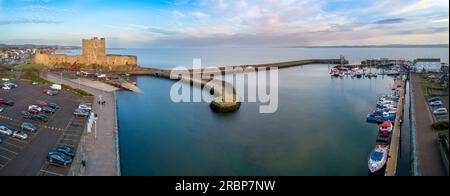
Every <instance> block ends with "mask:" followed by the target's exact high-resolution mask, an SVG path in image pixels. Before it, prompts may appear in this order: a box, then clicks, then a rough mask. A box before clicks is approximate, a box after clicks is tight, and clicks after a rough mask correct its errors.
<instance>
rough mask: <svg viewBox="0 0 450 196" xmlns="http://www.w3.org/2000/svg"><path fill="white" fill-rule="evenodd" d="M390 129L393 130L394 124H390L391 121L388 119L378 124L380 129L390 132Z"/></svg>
mask: <svg viewBox="0 0 450 196" xmlns="http://www.w3.org/2000/svg"><path fill="white" fill-rule="evenodd" d="M392 130H394V125H393V124H392V121H390V120H388V121H384V122H383V123H382V124H381V125H380V131H387V132H392Z"/></svg>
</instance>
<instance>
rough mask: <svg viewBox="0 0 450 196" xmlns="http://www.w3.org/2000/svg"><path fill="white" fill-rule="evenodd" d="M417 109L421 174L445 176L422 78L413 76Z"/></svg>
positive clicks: (417, 136)
mask: <svg viewBox="0 0 450 196" xmlns="http://www.w3.org/2000/svg"><path fill="white" fill-rule="evenodd" d="M411 79H412V85H413V97H414V108H415V126H416V144H417V159H418V168H419V173H420V174H421V175H422V176H445V175H446V172H445V169H444V166H443V163H442V160H441V156H440V153H439V145H438V143H437V136H438V134H437V132H436V131H435V130H433V128H432V127H431V125H432V124H433V116H432V114H431V110H430V109H429V106H428V102H427V100H425V97H424V96H423V93H422V88H421V87H420V78H419V76H417V75H412V78H411Z"/></svg>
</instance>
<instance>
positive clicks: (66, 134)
mask: <svg viewBox="0 0 450 196" xmlns="http://www.w3.org/2000/svg"><path fill="white" fill-rule="evenodd" d="M63 135H64V136H69V137H81V134H69V133H64V134H63Z"/></svg>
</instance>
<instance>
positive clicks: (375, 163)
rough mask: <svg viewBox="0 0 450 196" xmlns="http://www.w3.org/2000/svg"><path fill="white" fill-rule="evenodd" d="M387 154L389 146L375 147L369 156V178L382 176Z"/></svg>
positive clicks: (384, 170)
mask: <svg viewBox="0 0 450 196" xmlns="http://www.w3.org/2000/svg"><path fill="white" fill-rule="evenodd" d="M388 154H389V146H387V145H377V146H376V147H375V149H374V150H373V151H372V153H370V156H369V162H368V166H369V176H384V174H385V172H386V165H387V160H388Z"/></svg>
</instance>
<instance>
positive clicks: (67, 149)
mask: <svg viewBox="0 0 450 196" xmlns="http://www.w3.org/2000/svg"><path fill="white" fill-rule="evenodd" d="M56 151H58V152H62V153H64V154H65V155H67V156H69V157H72V158H73V157H75V153H76V152H75V150H73V149H72V148H71V147H69V146H65V145H60V146H58V149H57V150H56Z"/></svg>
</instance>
